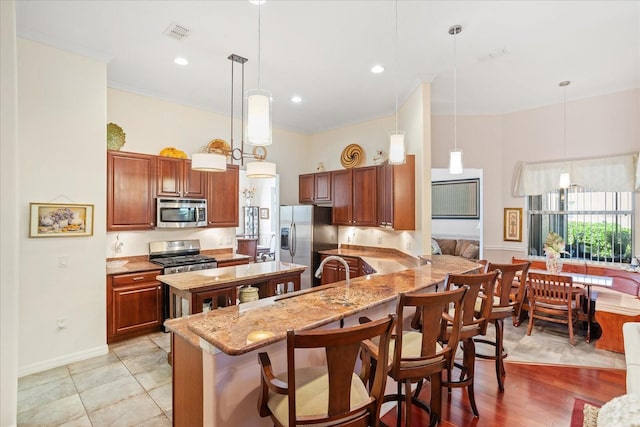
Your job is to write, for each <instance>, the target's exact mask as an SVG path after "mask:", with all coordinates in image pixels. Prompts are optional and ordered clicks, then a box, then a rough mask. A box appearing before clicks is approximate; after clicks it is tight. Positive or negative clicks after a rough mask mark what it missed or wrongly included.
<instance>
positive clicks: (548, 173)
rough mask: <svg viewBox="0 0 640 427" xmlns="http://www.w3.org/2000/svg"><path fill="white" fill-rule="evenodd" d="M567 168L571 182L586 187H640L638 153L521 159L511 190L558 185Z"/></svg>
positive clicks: (528, 192) (533, 191)
mask: <svg viewBox="0 0 640 427" xmlns="http://www.w3.org/2000/svg"><path fill="white" fill-rule="evenodd" d="M562 172H569V174H570V175H571V185H579V186H580V187H583V188H587V189H589V191H637V190H640V165H638V154H637V153H633V154H624V155H621V156H614V157H604V158H597V159H582V160H566V161H562V162H546V163H521V164H520V166H519V167H518V169H517V171H516V177H515V181H514V187H513V194H514V195H515V196H535V195H538V194H544V193H548V192H550V191H554V190H557V189H558V186H559V183H560V174H561V173H562Z"/></svg>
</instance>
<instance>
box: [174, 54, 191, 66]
mask: <svg viewBox="0 0 640 427" xmlns="http://www.w3.org/2000/svg"><path fill="white" fill-rule="evenodd" d="M173 62H175V63H176V64H178V65H188V64H189V61H188V60H187V59H186V58H183V57H181V56H178V57H177V58H176V59H174V60H173Z"/></svg>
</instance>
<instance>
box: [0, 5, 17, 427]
mask: <svg viewBox="0 0 640 427" xmlns="http://www.w3.org/2000/svg"><path fill="white" fill-rule="evenodd" d="M16 51H17V46H16V22H15V2H13V1H11V0H8V1H2V2H0V93H2V96H1V97H0V194H2V201H1V202H0V203H1V205H2V208H1V210H0V236H2V239H0V396H2V397H1V398H0V425H2V426H13V425H16V417H17V406H16V405H17V400H18V382H17V379H18V322H19V316H18V303H19V286H18V284H19V277H20V275H19V271H20V270H19V264H18V260H19V257H18V251H17V248H18V247H19V245H20V237H19V233H18V228H17V227H16V222H17V221H18V218H19V211H20V210H19V208H18V206H19V205H20V198H19V188H18V168H17V163H18V141H17V118H18V112H17V86H18V83H17V56H16V55H17V53H16Z"/></svg>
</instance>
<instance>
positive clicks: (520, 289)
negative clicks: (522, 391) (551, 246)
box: [475, 262, 531, 392]
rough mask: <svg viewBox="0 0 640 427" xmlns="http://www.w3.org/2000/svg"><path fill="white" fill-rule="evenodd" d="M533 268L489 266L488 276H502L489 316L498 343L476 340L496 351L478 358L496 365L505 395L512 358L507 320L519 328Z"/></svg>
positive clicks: (500, 387)
mask: <svg viewBox="0 0 640 427" xmlns="http://www.w3.org/2000/svg"><path fill="white" fill-rule="evenodd" d="M530 266H531V263H530V262H523V263H518V264H496V263H492V262H489V263H488V264H487V266H486V271H487V272H490V271H495V272H497V273H498V274H499V276H498V281H497V284H496V286H495V293H494V296H493V305H492V307H491V313H490V314H489V322H491V323H493V325H494V326H495V332H496V336H495V339H494V340H490V339H488V338H486V337H485V338H476V339H475V342H476V343H482V344H487V345H489V346H492V347H494V352H493V354H487V353H485V352H482V351H480V352H477V353H476V356H477V357H478V358H480V359H486V360H494V361H495V364H496V378H497V380H498V389H499V390H500V391H501V392H503V391H504V377H505V376H506V371H505V369H504V358H505V357H507V355H508V353H507V351H506V350H505V348H504V319H508V318H509V317H513V322H514V325H515V324H516V319H519V318H520V312H521V310H522V302H523V300H524V297H525V283H526V280H527V273H528V272H529V267H530ZM516 277H518V278H519V280H516ZM514 286H517V288H515V289H517V290H514ZM479 308H480V307H479V306H478V307H476V312H478V311H479ZM483 335H484V334H483Z"/></svg>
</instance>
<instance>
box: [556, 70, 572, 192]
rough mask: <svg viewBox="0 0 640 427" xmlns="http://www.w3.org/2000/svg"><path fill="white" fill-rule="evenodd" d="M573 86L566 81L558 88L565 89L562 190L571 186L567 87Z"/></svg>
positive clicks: (563, 102)
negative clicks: (568, 157) (568, 158)
mask: <svg viewBox="0 0 640 427" xmlns="http://www.w3.org/2000/svg"><path fill="white" fill-rule="evenodd" d="M570 84H571V81H569V80H566V81H564V82H560V84H559V85H558V86H560V87H561V88H564V92H563V100H562V104H563V105H562V121H563V124H562V127H563V137H562V138H563V146H564V161H565V163H564V165H563V166H562V172H561V173H560V188H563V189H567V188H569V187H570V186H571V176H570V175H569V172H568V171H567V86H569V85H570Z"/></svg>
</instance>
